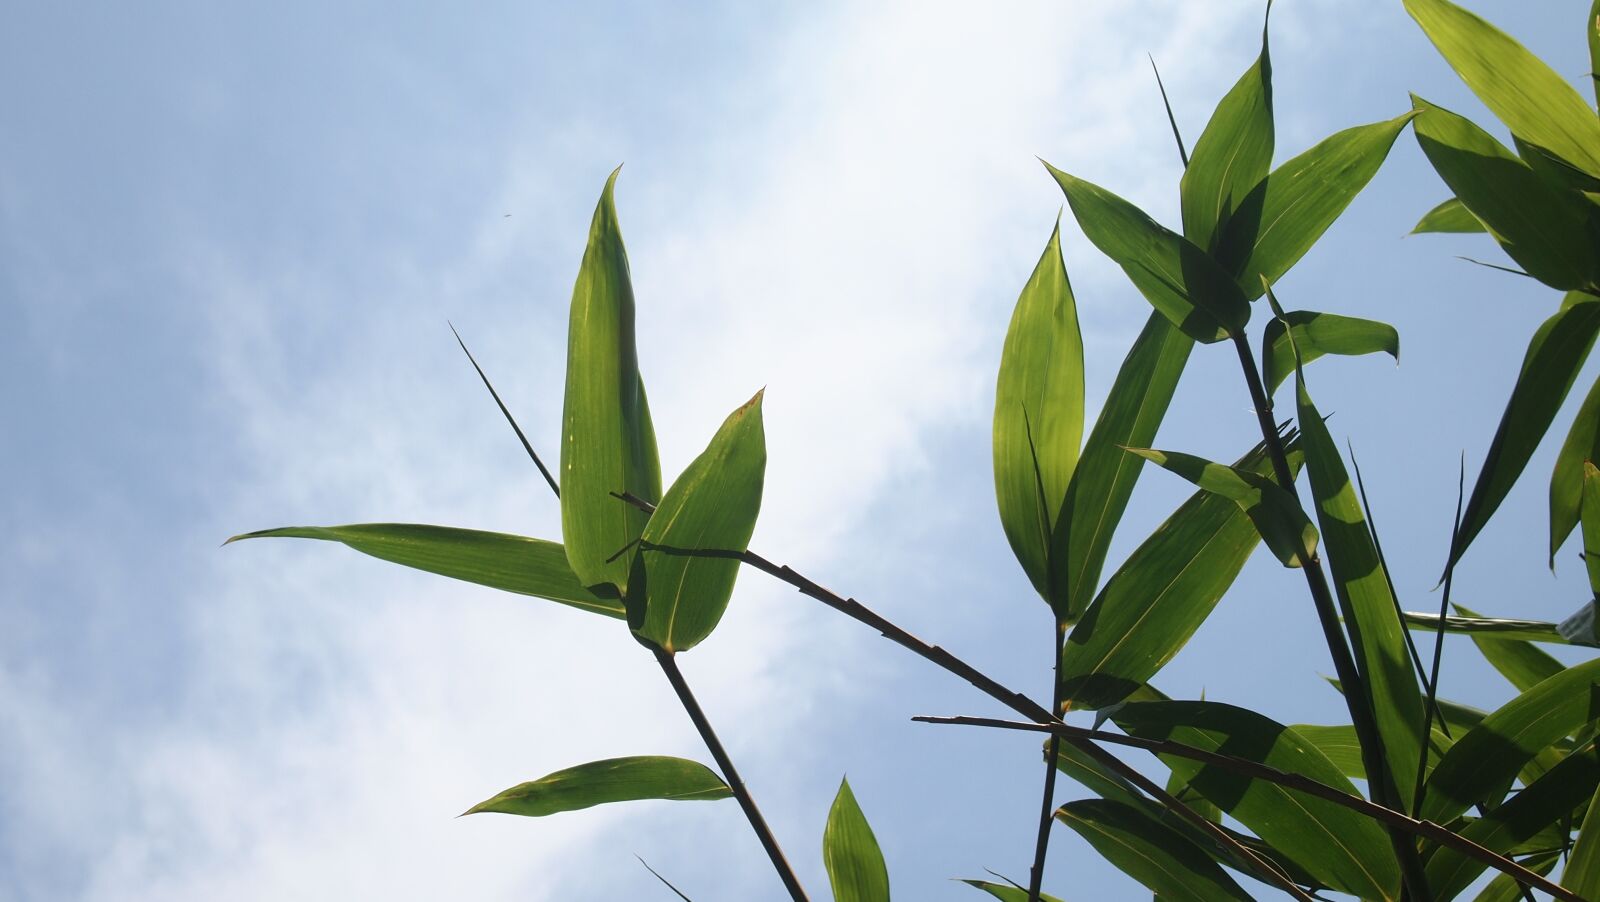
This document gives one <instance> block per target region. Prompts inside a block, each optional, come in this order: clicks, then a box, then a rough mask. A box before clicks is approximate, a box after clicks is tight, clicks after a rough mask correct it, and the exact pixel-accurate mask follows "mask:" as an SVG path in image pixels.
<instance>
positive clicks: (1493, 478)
mask: <svg viewBox="0 0 1600 902" xmlns="http://www.w3.org/2000/svg"><path fill="white" fill-rule="evenodd" d="M1597 331H1600V298H1596V297H1594V296H1592V295H1587V294H1580V293H1578V292H1572V293H1570V294H1568V295H1567V296H1566V297H1565V298H1564V299H1563V300H1562V302H1561V309H1560V310H1558V311H1556V313H1555V314H1554V315H1552V316H1551V317H1550V318H1549V319H1547V320H1545V321H1544V323H1543V324H1541V325H1540V326H1539V329H1538V331H1536V332H1534V333H1533V339H1532V340H1531V341H1529V342H1528V350H1527V353H1526V354H1524V355H1523V358H1522V371H1521V372H1519V373H1518V374H1517V384H1516V386H1515V387H1513V388H1512V389H1511V400H1510V401H1508V402H1506V409H1505V413H1503V414H1501V415H1500V425H1499V427H1498V428H1497V429H1496V430H1495V433H1494V439H1493V441H1491V442H1490V444H1489V453H1488V454H1487V455H1486V456H1485V457H1484V461H1483V469H1482V470H1481V471H1479V473H1478V480H1477V482H1476V483H1474V484H1473V486H1472V495H1471V497H1470V498H1469V499H1468V501H1467V507H1466V510H1465V511H1464V512H1463V513H1462V515H1461V538H1460V541H1459V542H1458V543H1457V545H1456V548H1455V550H1454V551H1453V556H1454V558H1455V559H1456V560H1460V559H1461V555H1462V554H1464V553H1465V552H1466V550H1467V546H1468V545H1470V544H1471V543H1472V540H1473V539H1474V538H1476V537H1477V535H1478V531H1479V530H1481V529H1483V527H1484V524H1486V523H1488V522H1489V517H1490V516H1492V515H1493V514H1494V512H1495V510H1497V509H1498V508H1499V507H1500V502H1501V501H1503V500H1505V497H1506V493H1507V492H1510V491H1511V486H1512V484H1513V483H1515V482H1516V481H1517V477H1519V476H1521V475H1522V470H1523V468H1524V467H1526V466H1527V465H1528V459H1529V458H1530V457H1532V456H1533V452H1534V450H1535V449H1536V448H1538V446H1539V440H1540V439H1542V438H1544V434H1545V431H1546V430H1548V429H1549V428H1550V421H1551V420H1553V419H1555V415H1556V411H1558V410H1559V409H1560V408H1561V402H1562V401H1563V400H1565V399H1566V397H1567V392H1568V391H1569V390H1571V388H1572V382H1573V380H1574V379H1576V378H1577V376H1578V371H1579V370H1580V369H1582V368H1583V363H1584V361H1585V360H1586V359H1588V356H1589V349H1590V348H1591V347H1592V346H1593V345H1594V339H1595V334H1596V332H1597Z"/></svg>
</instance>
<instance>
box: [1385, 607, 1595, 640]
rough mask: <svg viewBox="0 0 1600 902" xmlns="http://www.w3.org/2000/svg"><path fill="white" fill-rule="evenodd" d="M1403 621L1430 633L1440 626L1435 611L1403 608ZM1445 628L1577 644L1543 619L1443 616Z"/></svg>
mask: <svg viewBox="0 0 1600 902" xmlns="http://www.w3.org/2000/svg"><path fill="white" fill-rule="evenodd" d="M1405 619H1406V625H1407V626H1408V627H1410V628H1411V629H1414V630H1421V631H1422V632H1425V633H1431V632H1433V631H1434V630H1436V629H1438V628H1439V617H1438V615H1436V614H1430V613H1425V612H1421V611H1406V612H1405ZM1444 631H1445V632H1447V633H1458V634H1461V635H1467V636H1485V637H1489V638H1493V639H1526V640H1528V641H1530V642H1554V643H1557V644H1559V645H1578V644H1582V643H1578V642H1573V641H1572V640H1571V639H1569V638H1568V637H1566V636H1564V635H1562V634H1561V630H1560V627H1559V625H1558V624H1554V623H1550V622H1549V621H1546V620H1512V619H1508V618H1503V617H1446V618H1445V619H1444Z"/></svg>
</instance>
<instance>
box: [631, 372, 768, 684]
mask: <svg viewBox="0 0 1600 902" xmlns="http://www.w3.org/2000/svg"><path fill="white" fill-rule="evenodd" d="M766 469H767V443H766V435H765V432H764V431H763V429H762V422H761V392H757V393H756V396H755V397H753V398H751V399H750V400H749V401H748V402H747V403H746V404H745V405H744V406H742V407H740V408H739V409H738V410H735V411H734V412H733V413H731V414H729V415H728V418H727V419H726V420H724V421H723V423H722V427H721V428H720V429H718V430H717V434H716V435H715V436H713V437H712V439H711V444H709V445H707V446H706V450H705V451H702V452H701V453H700V456H699V457H697V458H695V459H694V461H693V462H692V463H690V464H689V466H688V468H687V469H685V470H684V471H683V475H681V476H679V477H678V478H677V480H676V481H674V482H673V483H672V487H671V488H670V489H668V490H667V494H666V496H665V497H663V498H662V499H661V504H660V505H658V506H657V507H656V510H655V513H654V514H652V515H651V516H650V522H649V523H648V524H646V526H645V528H644V537H643V540H642V541H641V543H640V547H641V549H642V550H641V552H640V553H639V555H638V557H637V558H636V560H635V563H634V572H633V578H632V580H631V581H630V584H629V587H628V595H627V601H628V605H629V607H630V617H629V622H630V624H632V625H633V627H634V632H635V633H636V634H638V636H639V637H640V638H642V639H645V640H647V641H649V642H651V643H654V644H655V645H656V646H658V647H660V648H663V649H665V650H667V651H671V652H678V651H685V650H687V649H690V648H693V647H694V646H695V645H697V644H698V643H699V642H700V641H701V640H703V639H705V638H706V637H707V636H709V635H711V631H712V630H713V629H715V628H716V626H717V622H718V621H719V620H721V619H722V614H723V612H724V611H726V610H727V608H728V600H729V599H730V598H732V597H733V583H734V579H735V578H736V577H737V576H738V575H739V561H738V559H737V557H732V556H726V555H725V556H721V557H712V556H703V555H696V554H691V553H689V552H697V551H720V552H727V553H730V554H738V553H742V552H743V551H744V550H745V549H746V547H747V546H748V545H749V544H750V536H751V534H752V533H754V532H755V528H756V516H757V514H759V513H760V512H761V488H762V483H763V482H764V480H765V477H766ZM641 602H642V605H641Z"/></svg>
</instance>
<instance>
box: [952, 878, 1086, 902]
mask: <svg viewBox="0 0 1600 902" xmlns="http://www.w3.org/2000/svg"><path fill="white" fill-rule="evenodd" d="M961 882H962V883H965V884H966V885H968V886H972V887H977V888H978V889H981V890H983V891H984V892H986V893H988V894H989V895H991V896H993V897H995V898H996V899H1000V900H1001V902H1028V891H1027V890H1025V889H1017V888H1016V887H1014V886H1012V885H1011V884H1009V883H994V882H993V881H989V880H965V879H964V880H962V881H961ZM1039 899H1040V902H1061V900H1060V899H1057V898H1056V897H1055V896H1052V895H1050V894H1049V893H1040V894H1039Z"/></svg>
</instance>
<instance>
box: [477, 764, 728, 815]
mask: <svg viewBox="0 0 1600 902" xmlns="http://www.w3.org/2000/svg"><path fill="white" fill-rule="evenodd" d="M732 796H733V791H732V790H730V789H729V788H728V785H727V784H726V783H724V782H722V778H721V777H718V776H717V775H716V774H714V773H712V772H711V769H710V768H708V767H706V766H705V765H703V764H699V763H697V762H694V761H688V760H685V759H683V758H668V757H665V756H661V755H646V756H636V757H630V758H608V759H606V760H604V761H591V762H589V763H588V764H580V765H578V766H577V767H569V768H567V769H566V770H558V771H556V772H555V773H553V774H548V775H546V776H543V777H540V778H539V779H537V780H533V781H530V782H527V783H519V784H517V785H516V786H513V787H511V788H510V789H508V790H506V791H505V792H502V793H500V794H499V795H496V796H494V797H493V798H490V799H485V800H484V801H482V802H479V803H478V804H476V805H473V806H472V807H471V808H469V809H467V811H466V813H467V814H479V813H482V812H496V813H499V814H520V815H523V816H525V817H544V816H545V815H549V814H557V813H560V812H563V811H577V810H579V809H582V808H590V807H593V806H595V805H604V804H607V803H609V802H632V801H637V800H641V799H671V800H675V801H713V800H716V799H726V798H731V797H732Z"/></svg>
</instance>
